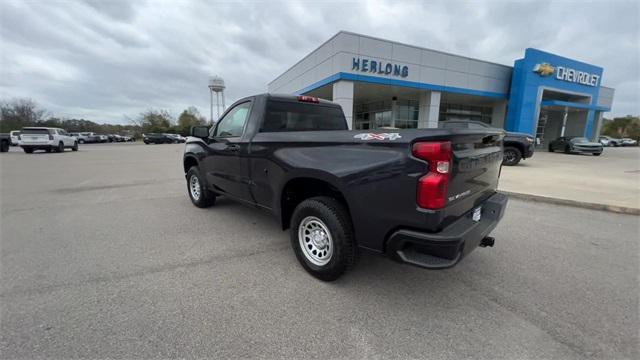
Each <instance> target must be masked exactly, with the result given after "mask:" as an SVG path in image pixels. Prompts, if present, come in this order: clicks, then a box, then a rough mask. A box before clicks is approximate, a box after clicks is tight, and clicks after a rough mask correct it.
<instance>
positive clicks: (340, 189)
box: [183, 94, 507, 281]
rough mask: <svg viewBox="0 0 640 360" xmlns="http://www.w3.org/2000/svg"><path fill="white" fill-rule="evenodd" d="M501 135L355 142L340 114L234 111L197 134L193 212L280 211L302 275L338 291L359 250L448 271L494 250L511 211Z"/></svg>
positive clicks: (382, 135)
mask: <svg viewBox="0 0 640 360" xmlns="http://www.w3.org/2000/svg"><path fill="white" fill-rule="evenodd" d="M503 136H504V133H503V132H502V131H499V130H497V129H481V130H458V129H454V130H449V129H412V130H393V132H388V130H382V131H371V130H365V131H358V130H354V131H351V130H348V128H347V123H346V120H345V117H344V114H343V112H342V109H341V108H340V106H339V105H337V104H334V103H332V102H329V101H325V100H319V99H317V98H314V97H309V96H289V95H271V94H263V95H257V96H251V97H247V98H244V99H242V100H239V101H237V102H236V103H234V104H233V105H232V106H231V107H230V108H229V109H228V110H227V111H226V112H225V113H224V114H223V116H222V118H221V119H220V121H219V122H218V123H217V124H216V126H214V127H212V128H211V129H209V128H207V127H193V128H192V129H191V137H189V139H188V141H187V143H186V145H185V152H184V157H183V166H184V172H185V174H186V180H187V190H188V194H189V197H190V198H191V201H192V202H193V204H194V205H195V206H198V207H208V206H211V205H213V204H214V202H215V199H216V197H217V196H220V195H223V196H227V197H229V198H232V199H234V200H237V201H239V202H242V203H245V204H248V205H250V206H254V207H257V208H260V209H264V210H267V211H270V212H272V213H273V214H274V215H275V216H276V217H277V218H278V219H279V220H280V223H281V225H282V228H283V229H288V228H290V229H291V231H290V235H291V245H292V246H293V250H294V252H295V254H296V257H297V258H298V260H299V261H300V263H301V264H302V266H303V267H304V268H305V269H306V270H307V271H308V272H309V273H311V274H312V275H313V276H315V277H317V278H319V279H321V280H326V281H329V280H334V279H336V278H338V277H339V276H340V275H341V274H342V273H344V271H345V270H346V269H347V268H348V267H350V266H351V265H352V264H353V263H354V262H355V260H356V257H357V256H356V255H357V253H358V250H359V249H368V250H372V251H374V252H378V253H384V254H387V255H388V256H390V257H391V258H393V259H395V260H397V261H400V262H405V263H410V264H413V265H417V266H421V267H424V268H429V269H443V268H447V267H451V266H454V265H455V264H456V263H458V261H460V259H461V258H463V257H464V256H465V255H467V254H469V252H471V251H472V250H473V249H475V248H476V247H477V246H478V245H480V246H492V245H493V243H494V239H493V238H492V237H489V233H490V232H491V231H492V230H493V229H494V228H495V226H496V225H497V224H498V222H499V221H500V219H501V218H502V215H503V213H504V209H505V206H506V203H507V198H506V196H504V195H503V194H500V193H498V192H496V189H497V187H498V178H499V176H500V170H501V163H502V137H503ZM238 231H239V232H241V231H242V229H238Z"/></svg>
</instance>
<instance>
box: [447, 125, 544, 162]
mask: <svg viewBox="0 0 640 360" xmlns="http://www.w3.org/2000/svg"><path fill="white" fill-rule="evenodd" d="M438 126H439V127H441V128H443V129H471V130H474V129H487V128H491V125H489V124H485V123H483V122H480V121H472V120H447V121H441V122H440V124H439V125H438ZM502 143H503V145H504V150H503V151H504V159H503V160H502V165H505V166H514V165H518V163H520V160H524V159H528V158H530V157H532V156H533V151H534V140H533V137H532V136H531V135H529V134H525V133H518V132H513V131H505V137H504V139H503V141H502Z"/></svg>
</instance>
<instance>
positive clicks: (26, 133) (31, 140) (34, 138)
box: [20, 128, 49, 144]
mask: <svg viewBox="0 0 640 360" xmlns="http://www.w3.org/2000/svg"><path fill="white" fill-rule="evenodd" d="M20 138H21V140H22V142H23V143H24V144H42V143H46V142H48V141H49V130H48V129H37V128H36V129H22V131H21V133H20Z"/></svg>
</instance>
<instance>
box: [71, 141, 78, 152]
mask: <svg viewBox="0 0 640 360" xmlns="http://www.w3.org/2000/svg"><path fill="white" fill-rule="evenodd" d="M71 150H72V151H78V142H77V141H76V142H74V143H73V147H72V148H71Z"/></svg>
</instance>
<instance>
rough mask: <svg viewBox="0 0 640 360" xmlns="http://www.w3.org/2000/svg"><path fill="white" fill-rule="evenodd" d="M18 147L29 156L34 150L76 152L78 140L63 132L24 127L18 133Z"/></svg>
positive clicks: (44, 128)
mask: <svg viewBox="0 0 640 360" xmlns="http://www.w3.org/2000/svg"><path fill="white" fill-rule="evenodd" d="M18 145H20V147H21V148H22V149H23V150H24V152H26V153H27V154H31V153H32V152H33V151H34V150H45V151H46V152H51V151H56V152H64V149H65V148H70V149H71V150H73V151H78V140H77V139H76V138H75V137H73V136H71V135H69V133H67V132H66V131H65V130H63V129H58V128H46V127H26V128H23V129H22V130H21V131H20V137H19V140H18Z"/></svg>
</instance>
